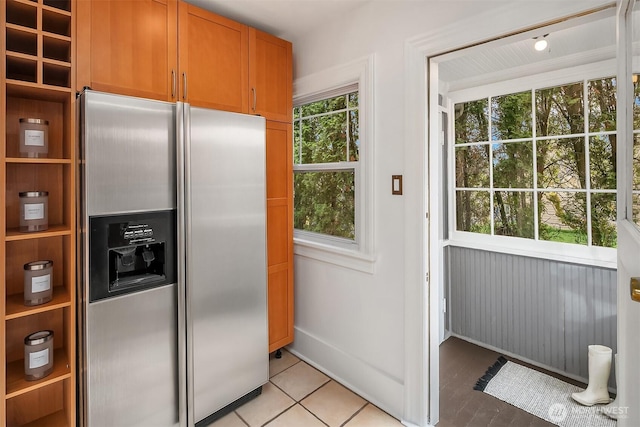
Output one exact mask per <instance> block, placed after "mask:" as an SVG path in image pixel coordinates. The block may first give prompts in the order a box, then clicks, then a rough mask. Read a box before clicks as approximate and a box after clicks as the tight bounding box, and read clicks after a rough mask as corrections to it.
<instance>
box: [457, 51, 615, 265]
mask: <svg viewBox="0 0 640 427" xmlns="http://www.w3.org/2000/svg"><path fill="white" fill-rule="evenodd" d="M611 76H613V77H614V78H615V76H616V68H615V61H614V60H604V61H598V62H594V63H591V64H586V65H582V66H576V67H572V68H570V69H561V70H556V71H552V72H545V73H541V74H538V75H534V76H527V77H519V78H514V79H510V80H506V81H504V82H499V83H491V84H486V85H481V86H477V87H473V88H468V89H460V90H457V91H452V92H449V93H448V94H447V95H446V96H445V98H446V99H447V102H448V104H447V111H448V112H449V117H450V120H449V123H448V126H449V128H448V132H449V135H451V140H450V141H449V143H448V144H447V147H446V149H447V150H448V153H449V154H448V157H449V159H448V165H447V167H448V171H447V173H448V179H449V186H448V189H447V191H448V198H449V200H448V211H449V217H448V218H447V225H446V226H447V227H448V230H449V240H448V241H447V242H445V245H450V246H459V247H468V248H473V249H481V250H489V251H494V252H499V253H509V254H514V255H521V256H532V257H536V258H543V259H553V260H558V261H565V262H571V263H576V264H588V265H595V266H600V267H606V268H616V266H617V260H616V256H617V249H616V248H606V247H598V246H585V245H579V244H571V243H563V242H553V241H544V240H535V238H534V239H529V238H521V237H512V236H501V235H487V234H481V233H474V232H467V231H459V230H456V214H457V211H456V209H457V208H456V198H455V195H456V183H455V173H456V171H455V148H456V144H455V132H454V126H455V124H454V123H455V122H454V116H455V114H454V105H455V104H457V103H461V102H467V101H471V100H476V99H481V98H489V97H495V96H500V95H506V94H511V93H517V92H522V91H529V90H530V91H533V93H534V94H535V91H536V90H538V89H545V88H549V87H556V86H562V85H565V84H571V83H575V82H579V81H590V80H594V79H599V78H604V77H611ZM584 90H585V91H586V90H587V88H586V87H585V88H584ZM584 102H585V107H586V106H587V100H586V99H585V100H584ZM585 114H587V115H588V110H587V108H585ZM533 126H534V127H535V123H534V124H533ZM606 133H612V132H587V133H586V138H589V137H590V136H591V135H592V134H598V135H600V134H606ZM568 136H569V135H563V136H561V137H568ZM545 138H546V137H538V139H545ZM581 138H585V135H581ZM531 139H533V138H531ZM495 142H496V141H489V142H488V143H489V144H494V143H495ZM499 142H501V141H499ZM533 156H534V158H535V156H536V154H535V152H534V153H533ZM586 161H589V158H588V157H587V158H586ZM490 167H491V164H490ZM492 187H493V184H492V183H491V182H490V183H489V187H488V188H492ZM477 190H481V191H484V190H486V188H485V187H482V188H478V189H477ZM526 190H527V191H530V192H532V193H534V194H535V192H536V191H542V189H540V188H538V187H537V183H534V187H532V188H531V189H526ZM584 191H586V193H587V194H599V193H601V192H603V193H604V192H608V191H598V190H595V191H593V190H592V189H590V186H589V187H587V188H586V189H585V190H584ZM489 194H491V193H489ZM534 213H535V212H534ZM536 215H537V214H536ZM535 224H536V226H537V227H536V230H535V236H534V237H538V232H539V230H538V226H539V224H538V221H537V220H536V222H535ZM589 234H590V231H589Z"/></svg>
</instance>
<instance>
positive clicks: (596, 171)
mask: <svg viewBox="0 0 640 427" xmlns="http://www.w3.org/2000/svg"><path fill="white" fill-rule="evenodd" d="M589 166H590V167H591V188H593V189H599V190H604V189H611V190H615V188H616V136H615V135H599V136H592V137H591V138H589Z"/></svg>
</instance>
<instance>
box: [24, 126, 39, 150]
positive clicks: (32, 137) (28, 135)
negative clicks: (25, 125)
mask: <svg viewBox="0 0 640 427" xmlns="http://www.w3.org/2000/svg"><path fill="white" fill-rule="evenodd" d="M24 145H31V146H36V147H44V131H41V130H31V129H27V130H25V131H24Z"/></svg>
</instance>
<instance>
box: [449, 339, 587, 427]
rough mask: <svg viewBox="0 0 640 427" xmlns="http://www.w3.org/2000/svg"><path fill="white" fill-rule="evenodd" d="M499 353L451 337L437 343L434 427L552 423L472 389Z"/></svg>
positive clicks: (519, 425) (541, 424)
mask: <svg viewBox="0 0 640 427" xmlns="http://www.w3.org/2000/svg"><path fill="white" fill-rule="evenodd" d="M499 356H500V353H496V352H495V351H492V350H487V349H486V348H483V347H479V346H477V345H475V344H471V343H469V342H467V341H464V340H461V339H459V338H454V337H451V338H449V339H447V340H446V341H445V342H443V343H442V344H441V345H440V422H439V423H438V427H440V426H442V427H449V426H455V427H462V426H473V427H476V426H478V427H484V426H492V427H495V426H514V427H521V426H536V427H537V426H553V424H551V423H548V422H547V421H545V420H543V419H541V418H538V417H535V416H533V415H531V414H529V413H528V412H525V411H523V410H521V409H518V408H516V407H514V406H511V405H509V404H508V403H505V402H503V401H501V400H499V399H496V398H495V397H493V396H490V395H488V394H486V393H483V392H481V391H476V390H474V389H473V386H474V385H475V384H476V381H477V380H478V378H480V377H481V376H482V375H484V373H485V371H486V370H487V368H488V367H489V366H491V365H493V363H495V361H496V359H497V358H498V357H499ZM507 359H509V358H507ZM517 362H518V363H520V364H522V365H527V364H526V363H523V362H520V361H517ZM536 369H538V368H536ZM538 370H540V371H542V372H545V373H547V374H549V375H552V376H554V377H556V378H560V379H562V380H563V381H567V382H569V383H572V384H576V385H579V386H581V387H585V385H584V384H581V383H579V382H576V381H573V380H570V379H567V378H564V377H562V376H559V375H557V374H554V373H551V372H547V371H545V370H542V369H538Z"/></svg>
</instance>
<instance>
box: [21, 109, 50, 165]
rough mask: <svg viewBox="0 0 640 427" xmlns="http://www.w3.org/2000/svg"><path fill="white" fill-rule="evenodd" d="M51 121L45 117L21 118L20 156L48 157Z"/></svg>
mask: <svg viewBox="0 0 640 427" xmlns="http://www.w3.org/2000/svg"><path fill="white" fill-rule="evenodd" d="M48 153H49V122H48V121H47V120H43V119H26V118H22V119H20V156H21V157H47V154H48Z"/></svg>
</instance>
